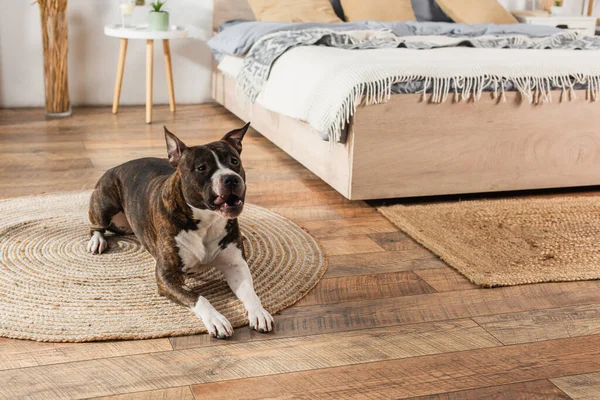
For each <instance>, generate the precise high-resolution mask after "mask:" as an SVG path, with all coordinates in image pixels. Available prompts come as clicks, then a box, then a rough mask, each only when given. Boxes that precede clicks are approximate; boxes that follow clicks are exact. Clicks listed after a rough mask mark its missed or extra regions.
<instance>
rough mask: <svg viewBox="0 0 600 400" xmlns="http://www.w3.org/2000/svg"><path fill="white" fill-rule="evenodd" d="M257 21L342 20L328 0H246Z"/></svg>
mask: <svg viewBox="0 0 600 400" xmlns="http://www.w3.org/2000/svg"><path fill="white" fill-rule="evenodd" d="M248 4H250V8H251V9H252V12H253V13H254V17H255V18H256V20H257V21H279V22H342V20H341V19H339V18H338V17H337V16H336V15H335V12H334V11H333V7H332V6H331V3H329V0H248Z"/></svg>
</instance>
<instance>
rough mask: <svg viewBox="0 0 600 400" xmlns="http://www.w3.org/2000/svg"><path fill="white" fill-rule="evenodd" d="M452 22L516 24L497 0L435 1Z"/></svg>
mask: <svg viewBox="0 0 600 400" xmlns="http://www.w3.org/2000/svg"><path fill="white" fill-rule="evenodd" d="M436 2H437V4H438V5H439V6H440V8H441V9H442V10H443V11H444V12H445V13H446V15H448V16H449V17H450V18H452V20H453V21H454V22H459V23H461V24H488V23H492V24H516V23H518V21H517V19H516V18H515V17H513V15H512V14H511V13H509V12H508V11H507V10H506V8H504V7H502V5H501V4H500V3H498V1H497V0H436Z"/></svg>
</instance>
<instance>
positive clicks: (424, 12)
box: [411, 0, 452, 22]
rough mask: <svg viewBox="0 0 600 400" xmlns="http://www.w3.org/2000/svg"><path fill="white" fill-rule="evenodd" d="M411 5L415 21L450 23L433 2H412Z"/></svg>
mask: <svg viewBox="0 0 600 400" xmlns="http://www.w3.org/2000/svg"><path fill="white" fill-rule="evenodd" d="M411 4H412V8H413V11H414V12H415V16H416V17H417V21H426V22H452V20H451V19H450V18H448V16H447V15H446V14H444V12H443V11H442V9H441V8H440V6H438V5H437V3H436V2H435V0H412V1H411Z"/></svg>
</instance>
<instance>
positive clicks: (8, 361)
mask: <svg viewBox="0 0 600 400" xmlns="http://www.w3.org/2000/svg"><path fill="white" fill-rule="evenodd" d="M171 349H172V347H171V343H170V342H169V339H166V338H165V339H152V340H135V341H134V340H128V341H112V342H93V343H87V344H85V345H82V344H79V343H42V342H34V341H29V340H17V339H6V338H0V370H5V369H13V368H24V367H32V366H38V365H48V364H59V363H65V362H72V361H81V360H91V359H95V358H104V357H118V356H125V355H132V354H145V353H152V352H160V351H168V350H171Z"/></svg>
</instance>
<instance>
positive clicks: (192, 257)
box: [175, 206, 229, 272]
mask: <svg viewBox="0 0 600 400" xmlns="http://www.w3.org/2000/svg"><path fill="white" fill-rule="evenodd" d="M190 207H191V206H190ZM191 208H192V211H193V213H194V219H198V220H200V223H199V224H198V229H197V230H195V231H186V230H184V231H181V232H179V233H178V234H177V236H175V243H177V246H178V247H179V257H181V261H182V262H183V270H184V271H185V272H191V271H193V270H200V269H202V268H206V267H208V266H209V265H210V263H211V262H212V261H214V259H215V257H216V256H217V255H218V254H219V253H220V252H221V251H222V249H221V247H220V246H219V242H221V240H222V239H223V238H224V237H225V236H226V235H227V232H226V230H225V227H226V226H227V222H228V221H229V220H228V219H227V218H225V217H223V216H221V215H220V214H218V213H216V212H214V211H209V210H199V209H197V208H194V207H191Z"/></svg>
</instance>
